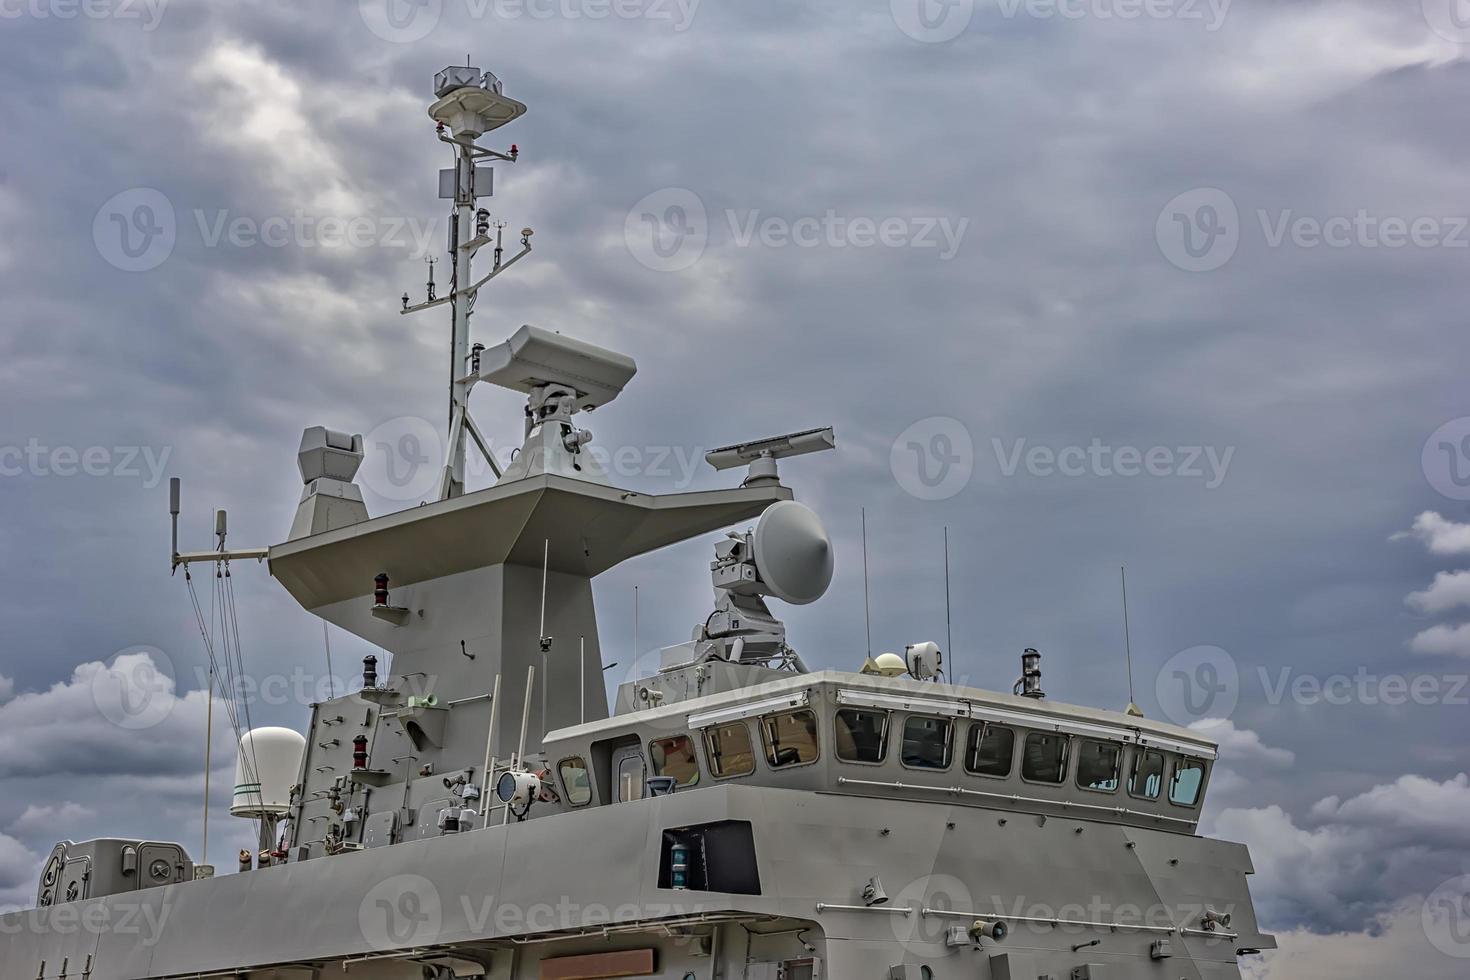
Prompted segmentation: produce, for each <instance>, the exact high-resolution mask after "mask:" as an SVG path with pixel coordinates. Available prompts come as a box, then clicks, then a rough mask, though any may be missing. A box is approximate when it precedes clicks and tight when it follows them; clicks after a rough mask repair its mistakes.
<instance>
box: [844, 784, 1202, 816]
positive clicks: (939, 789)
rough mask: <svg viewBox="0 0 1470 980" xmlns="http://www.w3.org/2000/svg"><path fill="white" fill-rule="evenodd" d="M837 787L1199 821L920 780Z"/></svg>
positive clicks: (1118, 807) (1116, 814) (1114, 814)
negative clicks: (893, 790) (943, 794)
mask: <svg viewBox="0 0 1470 980" xmlns="http://www.w3.org/2000/svg"><path fill="white" fill-rule="evenodd" d="M837 785H838V786H872V787H876V788H879V789H897V790H905V789H908V790H919V791H921V792H926V793H948V794H949V795H951V796H982V797H985V798H987V799H992V800H1004V801H1006V802H1009V803H1024V804H1029V805H1031V806H1056V807H1061V808H1063V809H1067V810H1091V811H1095V812H1098V813H1108V814H1112V815H1113V816H1119V817H1138V818H1140V819H1144V820H1164V821H1168V822H1170V823H1181V824H1185V825H1186V826H1190V827H1193V826H1195V825H1196V824H1198V823H1199V821H1198V820H1190V819H1188V818H1186V817H1170V816H1166V815H1165V814H1162V813H1149V812H1147V811H1145V810H1131V809H1129V808H1128V807H1122V806H1098V805H1097V804H1095V803H1075V802H1073V801H1072V800H1045V799H1041V798H1039V797H1035V796H1018V795H1016V794H1013V793H985V792H982V791H980V790H978V789H966V788H965V787H963V786H924V785H921V784H918V783H902V782H891V783H890V782H879V781H876V780H872V779H849V778H848V777H846V776H840V777H838V779H837Z"/></svg>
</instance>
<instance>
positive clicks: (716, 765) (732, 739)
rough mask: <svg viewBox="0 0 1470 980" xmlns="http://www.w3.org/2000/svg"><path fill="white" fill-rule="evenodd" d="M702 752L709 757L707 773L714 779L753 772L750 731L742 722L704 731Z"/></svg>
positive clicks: (753, 750)
mask: <svg viewBox="0 0 1470 980" xmlns="http://www.w3.org/2000/svg"><path fill="white" fill-rule="evenodd" d="M704 752H705V755H707V756H708V757H709V771H710V772H711V773H713V774H714V777H715V778H716V779H730V778H733V777H735V776H749V775H750V774H751V773H753V772H755V747H754V746H752V745H751V744H750V729H749V728H747V727H745V722H743V721H737V722H735V723H734V724H733V725H719V726H717V727H715V728H708V729H705V733H704Z"/></svg>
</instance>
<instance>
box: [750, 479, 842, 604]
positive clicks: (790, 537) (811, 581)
mask: <svg viewBox="0 0 1470 980" xmlns="http://www.w3.org/2000/svg"><path fill="white" fill-rule="evenodd" d="M754 551H755V567H756V569H757V570H758V571H759V572H760V577H761V581H762V582H764V583H765V584H766V586H767V588H769V589H770V590H771V594H772V595H774V596H775V597H776V598H778V599H784V600H785V601H786V602H789V603H792V604H793V605H797V606H804V605H806V604H807V603H811V602H816V601H817V600H818V599H820V598H821V597H822V595H823V594H824V593H826V591H827V586H829V585H831V584H832V567H833V563H832V539H831V538H829V537H827V529H826V528H824V527H823V526H822V521H821V519H820V518H819V517H817V515H816V513H815V512H813V511H812V509H811V508H810V507H807V506H805V505H804V504H799V503H797V502H796V501H794V500H782V501H779V502H778V503H774V504H772V505H771V506H769V507H767V508H766V510H765V513H763V514H761V519H760V523H759V524H757V525H756V528H755V540H754Z"/></svg>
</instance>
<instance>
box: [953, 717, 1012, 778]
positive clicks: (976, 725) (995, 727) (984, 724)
mask: <svg viewBox="0 0 1470 980" xmlns="http://www.w3.org/2000/svg"><path fill="white" fill-rule="evenodd" d="M977 731H978V732H979V733H980V737H979V738H978V739H976V741H975V749H976V751H979V749H980V746H981V745H983V744H984V742H985V737H986V736H987V735H989V734H990V733H991V732H992V731H1002V732H1010V733H1011V754H1010V765H1009V766H1008V767H1007V768H1006V771H1005V775H1003V776H997V775H996V774H995V773H990V772H977V771H975V770H973V769H971V768H970V735H971V734H973V733H974V732H977ZM960 768H962V769H964V770H965V775H967V776H978V777H979V778H981V779H1010V778H1011V777H1012V776H1014V775H1015V774H1016V729H1015V727H1014V726H1011V725H1000V724H997V723H996V722H993V721H976V722H971V724H970V730H969V731H968V732H966V733H965V757H964V759H963V760H962V761H961V762H960Z"/></svg>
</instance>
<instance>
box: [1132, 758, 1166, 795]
mask: <svg viewBox="0 0 1470 980" xmlns="http://www.w3.org/2000/svg"><path fill="white" fill-rule="evenodd" d="M1163 788H1164V753H1162V752H1155V751H1153V750H1152V749H1140V750H1139V751H1138V754H1137V755H1135V756H1134V757H1133V775H1132V777H1131V778H1129V780H1128V792H1129V794H1130V795H1132V796H1136V797H1138V798H1139V799H1140V800H1157V799H1158V798H1159V792H1160V791H1161V790H1162V789H1163Z"/></svg>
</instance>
